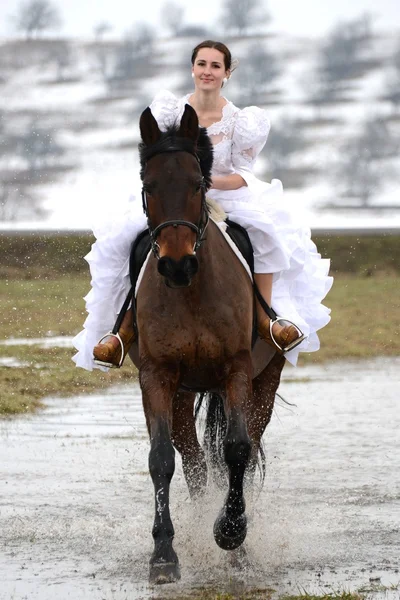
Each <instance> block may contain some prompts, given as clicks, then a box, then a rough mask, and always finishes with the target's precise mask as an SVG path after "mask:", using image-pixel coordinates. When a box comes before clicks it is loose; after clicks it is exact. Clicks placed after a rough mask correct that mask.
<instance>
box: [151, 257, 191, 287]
mask: <svg viewBox="0 0 400 600" xmlns="http://www.w3.org/2000/svg"><path fill="white" fill-rule="evenodd" d="M198 269H199V263H198V261H197V257H196V256H195V255H191V254H189V255H187V256H184V257H183V258H181V259H180V260H179V261H176V260H174V259H173V258H170V257H168V256H163V257H161V258H160V259H159V261H158V272H159V273H160V275H162V276H163V277H165V278H166V279H168V280H169V282H170V283H173V284H175V285H176V286H178V287H187V286H188V285H190V282H191V279H192V277H193V276H194V275H195V274H196V273H197V271H198ZM175 285H174V287H175Z"/></svg>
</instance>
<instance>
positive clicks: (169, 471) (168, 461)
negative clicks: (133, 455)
mask: <svg viewBox="0 0 400 600" xmlns="http://www.w3.org/2000/svg"><path fill="white" fill-rule="evenodd" d="M151 438H152V439H151V445H150V453H149V471H150V475H151V477H152V479H153V480H154V479H155V478H157V477H166V478H167V479H168V481H171V479H172V476H173V474H174V472H175V449H174V447H173V445H172V442H171V438H170V435H169V430H168V426H167V424H166V423H158V424H157V426H156V427H154V428H153V431H152V432H151Z"/></svg>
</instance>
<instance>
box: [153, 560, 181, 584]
mask: <svg viewBox="0 0 400 600" xmlns="http://www.w3.org/2000/svg"><path fill="white" fill-rule="evenodd" d="M180 578H181V572H180V569H179V564H178V563H174V562H167V563H154V564H153V565H150V577H149V582H150V584H151V585H161V584H163V583H175V582H176V581H179V579H180Z"/></svg>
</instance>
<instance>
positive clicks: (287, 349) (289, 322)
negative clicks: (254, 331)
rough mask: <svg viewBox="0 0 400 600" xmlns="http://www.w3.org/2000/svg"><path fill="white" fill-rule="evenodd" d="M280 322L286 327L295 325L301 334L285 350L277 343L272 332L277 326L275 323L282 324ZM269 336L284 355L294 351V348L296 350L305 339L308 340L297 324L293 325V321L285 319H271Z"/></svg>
mask: <svg viewBox="0 0 400 600" xmlns="http://www.w3.org/2000/svg"><path fill="white" fill-rule="evenodd" d="M280 321H282V322H283V323H284V324H285V325H287V324H290V325H293V327H294V328H295V329H296V331H297V332H298V334H299V337H297V338H296V339H295V340H293V342H291V343H290V344H289V345H288V346H286V347H285V348H282V347H281V346H280V345H279V344H278V342H277V341H276V339H275V337H274V334H273V332H272V328H273V326H274V325H275V323H280ZM269 334H270V336H271V340H272V341H273V343H274V344H275V346H276V347H277V348H278V350H280V352H282V354H286V352H289V351H290V350H293V348H296V347H297V346H298V345H299V344H301V342H303V341H304V340H305V339H307V337H308V336H307V335H305V334H304V333H303V332H302V331H301V329H300V327H298V326H297V325H296V323H293V321H291V320H290V319H285V317H276V319H273V320H272V319H270V321H269Z"/></svg>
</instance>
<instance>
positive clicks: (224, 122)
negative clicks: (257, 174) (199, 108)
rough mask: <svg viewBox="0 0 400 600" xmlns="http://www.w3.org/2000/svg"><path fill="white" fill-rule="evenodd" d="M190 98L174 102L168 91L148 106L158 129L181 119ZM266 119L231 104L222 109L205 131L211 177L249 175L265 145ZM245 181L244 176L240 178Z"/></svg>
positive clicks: (253, 110)
mask: <svg viewBox="0 0 400 600" xmlns="http://www.w3.org/2000/svg"><path fill="white" fill-rule="evenodd" d="M190 96H191V94H186V95H185V96H183V97H181V98H177V97H176V96H175V95H174V94H172V93H171V92H168V91H162V92H159V93H158V94H157V96H156V97H155V98H154V100H153V102H152V104H151V105H150V108H151V111H152V113H153V115H154V117H155V118H156V119H157V122H158V124H159V127H160V128H161V129H162V130H165V129H166V128H167V127H168V126H169V125H172V124H173V123H174V122H175V121H177V120H178V119H180V118H181V116H182V114H183V111H184V109H185V105H186V104H189V98H190ZM269 130H270V123H269V119H268V117H267V115H266V113H265V111H264V110H262V109H260V108H258V107H257V106H249V107H247V108H244V109H240V108H238V107H237V106H235V105H234V104H233V103H232V102H230V101H229V100H227V103H226V104H225V106H224V107H223V109H222V118H221V120H220V121H217V122H216V123H213V124H212V125H210V127H207V133H208V135H209V136H210V138H211V141H212V143H213V145H214V161H213V170H212V172H213V174H214V175H229V174H232V173H239V174H241V175H243V173H246V172H252V170H253V166H254V163H255V160H256V158H257V156H258V154H259V153H260V151H261V150H262V148H263V147H264V145H265V142H266V141H267V137H268V133H269ZM243 177H244V179H245V180H246V177H245V175H243Z"/></svg>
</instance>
